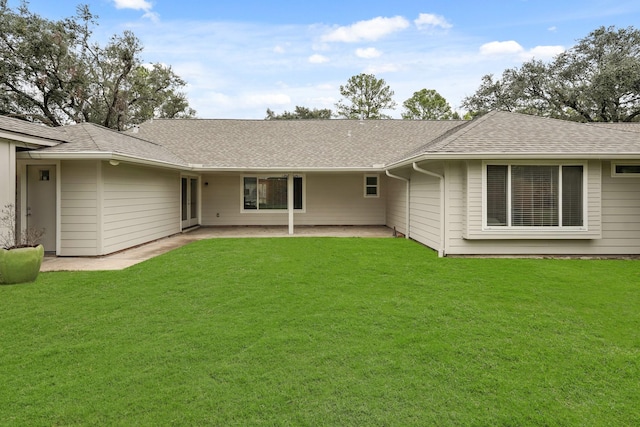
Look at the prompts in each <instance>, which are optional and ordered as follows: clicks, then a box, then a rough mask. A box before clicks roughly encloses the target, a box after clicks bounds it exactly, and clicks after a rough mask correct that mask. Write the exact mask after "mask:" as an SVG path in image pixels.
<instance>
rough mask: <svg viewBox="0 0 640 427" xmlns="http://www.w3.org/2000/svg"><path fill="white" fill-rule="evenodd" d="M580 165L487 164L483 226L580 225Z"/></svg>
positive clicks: (581, 183) (582, 190)
mask: <svg viewBox="0 0 640 427" xmlns="http://www.w3.org/2000/svg"><path fill="white" fill-rule="evenodd" d="M583 168H584V167H583V166H582V165H548V166H547V165H525V164H513V165H487V166H486V195H485V196H486V197H485V203H486V207H485V213H486V226H487V227H492V228H493V227H582V226H583V225H584V213H583V210H584V197H583V192H584V182H583Z"/></svg>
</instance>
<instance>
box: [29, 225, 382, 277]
mask: <svg viewBox="0 0 640 427" xmlns="http://www.w3.org/2000/svg"><path fill="white" fill-rule="evenodd" d="M392 236H393V230H391V229H390V228H388V227H384V226H362V227H361V226H313V227H310V226H298V227H296V228H295V234H293V235H292V236H290V235H289V234H288V233H287V227H200V228H196V229H192V230H189V231H187V232H184V233H180V234H176V235H173V236H170V237H166V238H164V239H160V240H156V241H154V242H150V243H146V244H144V245H141V246H137V247H134V248H131V249H126V250H123V251H121V252H116V253H114V254H111V255H105V256H100V257H57V256H45V258H44V260H43V262H42V266H41V267H40V271H98V270H122V269H124V268H127V267H130V266H132V265H135V264H138V263H140V262H142V261H146V260H148V259H150V258H153V257H155V256H158V255H160V254H163V253H165V252H169V251H171V250H173V249H176V248H179V247H181V246H184V245H186V244H188V243H191V242H193V241H196V240H202V239H214V238H221V237H226V238H246V237H392Z"/></svg>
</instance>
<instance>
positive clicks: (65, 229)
mask: <svg viewBox="0 0 640 427" xmlns="http://www.w3.org/2000/svg"><path fill="white" fill-rule="evenodd" d="M98 174H99V170H98V162H97V161H92V160H86V161H62V162H61V163H60V189H61V192H60V253H58V255H62V256H95V255H100V253H99V252H98V244H99V241H98V223H99V210H98V197H97V194H98Z"/></svg>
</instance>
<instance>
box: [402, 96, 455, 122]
mask: <svg viewBox="0 0 640 427" xmlns="http://www.w3.org/2000/svg"><path fill="white" fill-rule="evenodd" d="M402 106H403V107H404V109H405V111H404V112H403V113H402V114H401V115H402V118H403V119H405V120H452V119H456V120H459V119H460V115H459V114H458V113H456V112H454V111H452V110H451V106H450V105H449V103H448V102H447V100H446V99H444V97H443V96H442V95H440V94H439V93H438V92H436V91H435V90H433V89H422V90H419V91H417V92H414V93H413V96H412V97H411V98H409V99H407V100H406V101H404V103H403V104H402Z"/></svg>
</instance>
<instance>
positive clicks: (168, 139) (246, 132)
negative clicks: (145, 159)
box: [136, 119, 465, 169]
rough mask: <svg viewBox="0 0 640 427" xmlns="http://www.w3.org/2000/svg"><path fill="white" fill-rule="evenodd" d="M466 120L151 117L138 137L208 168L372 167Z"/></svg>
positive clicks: (142, 127)
mask: <svg viewBox="0 0 640 427" xmlns="http://www.w3.org/2000/svg"><path fill="white" fill-rule="evenodd" d="M464 123H465V122H463V121H418V120H416V121H407V120H364V121H359V120H203V119H187V120H175V119H171V120H153V121H149V122H145V123H143V124H142V125H141V126H140V127H139V130H138V133H137V134H136V135H137V136H139V137H141V138H144V139H147V140H150V141H154V142H156V143H158V144H161V145H163V146H164V147H166V148H168V149H170V150H171V151H172V152H174V153H176V154H177V155H178V156H180V157H181V158H183V159H185V160H186V161H188V162H189V163H191V164H198V165H199V164H201V165H203V167H208V168H252V169H260V168H282V169H292V168H294V169H304V168H322V169H338V168H371V167H374V166H375V167H378V168H380V167H381V165H383V164H385V163H387V162H388V161H389V159H392V158H395V157H397V156H399V155H400V154H402V153H406V152H407V151H410V150H413V149H415V148H416V147H419V146H421V145H424V144H425V143H426V142H428V141H431V140H433V139H434V138H436V137H438V136H439V135H442V134H443V133H445V132H447V131H449V130H451V129H454V128H456V127H458V126H460V125H462V124H464Z"/></svg>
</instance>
